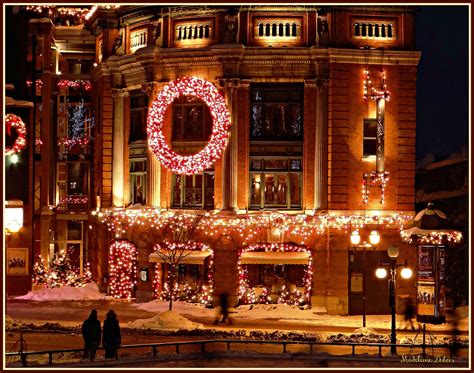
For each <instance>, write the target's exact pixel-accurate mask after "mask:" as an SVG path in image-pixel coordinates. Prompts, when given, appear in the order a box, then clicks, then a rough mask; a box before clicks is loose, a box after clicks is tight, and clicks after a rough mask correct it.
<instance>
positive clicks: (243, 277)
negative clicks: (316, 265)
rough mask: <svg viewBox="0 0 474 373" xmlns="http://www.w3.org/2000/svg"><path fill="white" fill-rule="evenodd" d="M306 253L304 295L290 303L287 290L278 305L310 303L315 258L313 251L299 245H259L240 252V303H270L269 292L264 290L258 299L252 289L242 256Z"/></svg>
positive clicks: (281, 295)
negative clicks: (252, 253)
mask: <svg viewBox="0 0 474 373" xmlns="http://www.w3.org/2000/svg"><path fill="white" fill-rule="evenodd" d="M255 251H264V252H304V253H308V264H307V265H306V270H305V275H304V277H303V285H304V288H305V292H304V294H302V293H301V292H297V294H295V295H296V297H293V301H290V293H289V291H287V290H286V292H285V290H284V291H283V292H282V294H280V296H279V299H278V301H277V302H278V303H287V304H294V305H303V304H307V303H310V300H311V288H312V278H313V258H312V255H311V250H310V249H309V248H308V247H307V246H305V245H297V244H293V243H257V244H253V245H250V246H247V247H244V248H242V249H240V250H239V258H238V261H237V274H238V276H239V278H238V281H239V284H238V285H239V289H238V292H239V301H240V302H242V303H243V304H249V303H260V301H263V303H268V302H269V296H268V290H267V289H264V291H263V292H262V294H261V295H260V297H259V298H257V296H256V294H255V292H254V290H253V289H252V288H251V286H250V283H249V280H248V269H247V265H244V264H242V254H243V253H245V252H255Z"/></svg>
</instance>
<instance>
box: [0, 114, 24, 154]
mask: <svg viewBox="0 0 474 373" xmlns="http://www.w3.org/2000/svg"><path fill="white" fill-rule="evenodd" d="M5 127H6V132H7V134H8V135H10V134H11V129H12V128H15V129H16V132H17V133H18V137H17V139H16V140H15V143H14V144H13V146H11V147H10V146H5V155H13V154H16V153H19V152H21V151H22V150H23V149H25V148H26V126H25V123H23V121H22V120H21V118H20V117H19V116H17V115H15V114H7V115H5Z"/></svg>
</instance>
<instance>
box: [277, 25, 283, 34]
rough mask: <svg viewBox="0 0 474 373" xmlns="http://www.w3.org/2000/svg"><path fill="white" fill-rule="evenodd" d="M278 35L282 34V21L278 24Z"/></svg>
mask: <svg viewBox="0 0 474 373" xmlns="http://www.w3.org/2000/svg"><path fill="white" fill-rule="evenodd" d="M278 35H279V36H283V23H280V24H279V25H278Z"/></svg>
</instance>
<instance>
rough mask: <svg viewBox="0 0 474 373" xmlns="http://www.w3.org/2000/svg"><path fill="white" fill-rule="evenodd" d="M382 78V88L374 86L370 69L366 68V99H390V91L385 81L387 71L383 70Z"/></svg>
mask: <svg viewBox="0 0 474 373" xmlns="http://www.w3.org/2000/svg"><path fill="white" fill-rule="evenodd" d="M381 75H382V79H381V84H380V85H381V86H382V89H380V90H379V89H376V88H374V85H373V83H372V79H371V78H370V72H369V69H368V68H367V69H365V70H364V99H365V100H368V99H369V98H370V99H371V100H373V101H375V100H377V99H379V98H384V99H385V100H387V101H390V91H389V90H388V89H387V84H386V83H385V79H386V76H385V71H383V70H382V71H381Z"/></svg>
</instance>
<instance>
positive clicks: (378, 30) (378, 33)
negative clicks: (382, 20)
mask: <svg viewBox="0 0 474 373" xmlns="http://www.w3.org/2000/svg"><path fill="white" fill-rule="evenodd" d="M375 37H376V38H379V37H380V26H379V24H378V23H376V24H375Z"/></svg>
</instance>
